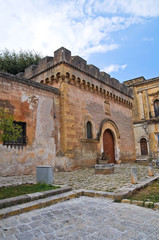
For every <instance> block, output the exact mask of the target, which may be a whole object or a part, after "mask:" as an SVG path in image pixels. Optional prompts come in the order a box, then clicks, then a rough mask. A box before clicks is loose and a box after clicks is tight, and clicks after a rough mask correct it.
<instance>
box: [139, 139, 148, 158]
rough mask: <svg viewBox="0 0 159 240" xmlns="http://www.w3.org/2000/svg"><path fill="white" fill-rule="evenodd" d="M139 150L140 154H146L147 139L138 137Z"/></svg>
mask: <svg viewBox="0 0 159 240" xmlns="http://www.w3.org/2000/svg"><path fill="white" fill-rule="evenodd" d="M140 150H141V155H148V147H147V140H146V138H144V137H143V138H141V139H140Z"/></svg>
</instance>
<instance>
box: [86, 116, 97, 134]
mask: <svg viewBox="0 0 159 240" xmlns="http://www.w3.org/2000/svg"><path fill="white" fill-rule="evenodd" d="M83 122H84V127H83V129H84V133H83V135H84V138H85V139H93V138H95V125H94V121H93V118H92V116H91V115H86V116H85V117H84V121H83ZM89 127H90V129H89V130H91V134H90V135H89V136H88V128H89Z"/></svg>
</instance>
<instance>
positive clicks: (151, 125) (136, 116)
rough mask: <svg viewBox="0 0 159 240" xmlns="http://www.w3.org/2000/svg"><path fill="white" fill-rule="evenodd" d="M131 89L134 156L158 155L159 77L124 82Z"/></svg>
mask: <svg viewBox="0 0 159 240" xmlns="http://www.w3.org/2000/svg"><path fill="white" fill-rule="evenodd" d="M124 84H126V85H127V86H129V87H130V88H132V89H133V92H134V107H133V125H134V135H135V147H136V157H137V158H138V159H148V158H154V159H157V158H158V157H159V78H158V77H157V78H152V79H148V80H146V79H145V78H144V77H140V78H136V79H132V80H129V81H126V82H124Z"/></svg>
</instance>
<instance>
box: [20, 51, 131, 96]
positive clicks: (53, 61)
mask: <svg viewBox="0 0 159 240" xmlns="http://www.w3.org/2000/svg"><path fill="white" fill-rule="evenodd" d="M61 63H65V64H68V65H70V67H73V68H76V69H77V70H80V71H82V72H83V73H85V74H87V75H89V76H91V77H92V78H95V79H96V80H98V81H100V82H102V83H104V84H106V85H108V86H110V87H112V88H114V89H116V90H118V91H120V92H122V93H124V94H126V95H128V96H130V97H133V93H132V89H130V88H129V87H127V86H126V85H124V84H122V83H120V82H119V81H118V80H117V79H115V78H111V77H110V75H109V74H107V73H105V72H100V70H99V68H97V67H96V66H94V65H92V64H87V61H86V60H84V59H83V58H81V57H79V56H71V52H70V51H69V50H67V49H66V48H64V47H61V48H59V49H58V50H56V51H55V52H54V57H45V58H43V59H41V60H40V61H39V62H38V65H31V66H29V67H28V68H26V69H25V72H24V74H23V75H22V74H21V73H20V74H19V75H20V76H23V77H25V78H29V79H31V78H33V77H35V76H37V75H38V74H40V73H42V72H44V71H46V70H48V69H50V68H54V67H55V66H56V65H58V64H61Z"/></svg>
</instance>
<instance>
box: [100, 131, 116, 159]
mask: <svg viewBox="0 0 159 240" xmlns="http://www.w3.org/2000/svg"><path fill="white" fill-rule="evenodd" d="M103 150H104V154H105V156H106V158H107V159H108V163H114V162H115V154H114V137H113V135H112V133H111V131H110V130H109V129H107V130H105V132H104V134H103Z"/></svg>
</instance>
